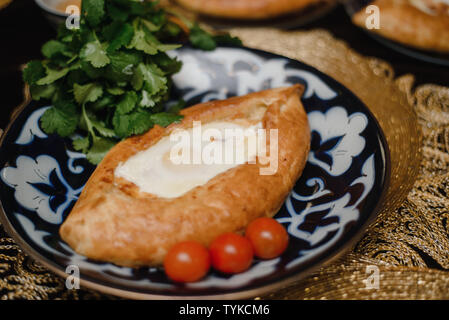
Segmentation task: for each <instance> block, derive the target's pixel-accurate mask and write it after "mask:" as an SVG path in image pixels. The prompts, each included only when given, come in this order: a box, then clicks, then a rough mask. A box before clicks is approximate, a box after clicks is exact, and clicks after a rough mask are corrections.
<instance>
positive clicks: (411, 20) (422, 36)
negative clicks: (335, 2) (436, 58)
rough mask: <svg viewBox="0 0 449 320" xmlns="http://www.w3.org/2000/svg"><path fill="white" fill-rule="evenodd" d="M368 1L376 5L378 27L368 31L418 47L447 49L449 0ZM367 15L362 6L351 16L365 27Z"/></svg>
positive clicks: (448, 38)
mask: <svg viewBox="0 0 449 320" xmlns="http://www.w3.org/2000/svg"><path fill="white" fill-rule="evenodd" d="M371 4H372V5H376V6H378V7H379V10H380V28H379V29H370V31H372V32H375V33H377V34H379V35H381V36H383V37H385V38H388V39H390V40H393V41H396V42H399V43H402V44H404V45H408V46H411V47H415V48H418V49H424V50H432V51H437V52H442V53H449V0H375V1H373V2H372V3H371ZM371 14H372V13H371ZM369 16H370V14H369V13H366V11H365V9H362V10H360V11H359V12H357V13H356V14H354V15H353V17H352V20H353V22H354V23H355V24H356V25H358V26H360V27H362V28H366V21H367V19H368V18H369Z"/></svg>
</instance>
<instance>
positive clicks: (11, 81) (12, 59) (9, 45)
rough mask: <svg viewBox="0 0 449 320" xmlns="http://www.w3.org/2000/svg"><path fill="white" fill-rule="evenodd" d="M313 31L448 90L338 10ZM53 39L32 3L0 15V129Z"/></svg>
mask: <svg viewBox="0 0 449 320" xmlns="http://www.w3.org/2000/svg"><path fill="white" fill-rule="evenodd" d="M315 28H321V29H326V30H328V31H330V32H331V33H332V34H334V35H335V36H336V37H337V38H340V39H343V40H345V41H346V42H347V43H348V44H349V45H350V46H351V47H352V48H354V49H355V50H356V51H358V52H359V53H361V54H363V55H366V56H373V57H378V58H381V59H383V60H386V61H387V62H389V63H390V64H391V65H392V66H393V68H394V70H395V72H396V75H403V74H407V73H412V74H414V75H415V77H416V84H417V85H419V84H423V83H436V84H441V85H445V86H449V68H448V67H442V66H438V65H433V64H429V63H425V62H422V61H419V60H415V59H413V58H409V57H407V56H404V55H401V54H399V53H397V52H394V51H392V50H390V49H389V48H386V47H385V46H383V45H382V44H380V43H378V42H377V41H375V40H373V39H372V38H371V37H369V36H368V35H367V34H366V33H365V32H363V31H362V30H360V29H358V28H356V27H355V26H354V25H352V23H351V21H350V19H349V17H348V15H347V14H346V12H345V10H344V9H343V8H342V7H341V6H340V7H337V8H336V9H335V10H333V11H332V12H331V13H330V14H328V15H326V16H325V17H323V18H321V19H319V20H316V21H314V22H312V23H310V24H308V25H306V26H303V27H301V28H300V29H303V30H309V29H315ZM54 36H55V30H54V29H53V28H52V27H51V26H50V25H49V23H48V22H47V20H46V19H45V18H44V16H43V15H42V12H41V10H40V9H39V7H37V5H36V4H35V2H34V1H32V0H14V1H13V3H12V4H10V5H9V6H8V7H7V8H6V9H3V10H2V11H0V38H1V39H2V46H1V49H0V61H1V62H0V85H1V93H2V98H3V103H2V108H0V128H4V127H5V126H6V125H7V123H8V121H9V115H10V113H11V110H12V109H13V108H14V107H16V106H17V105H19V104H20V102H21V101H22V87H23V81H22V76H21V72H20V70H19V68H20V66H21V65H22V64H24V63H26V62H27V61H29V60H31V59H39V58H41V53H40V48H41V46H42V44H43V43H44V42H46V41H47V40H49V39H51V38H53V37H54Z"/></svg>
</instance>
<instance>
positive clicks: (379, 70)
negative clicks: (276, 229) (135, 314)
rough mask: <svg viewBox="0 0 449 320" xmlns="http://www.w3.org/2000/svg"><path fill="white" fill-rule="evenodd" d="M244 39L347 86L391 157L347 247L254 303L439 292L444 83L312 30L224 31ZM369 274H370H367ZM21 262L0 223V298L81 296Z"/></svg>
mask: <svg viewBox="0 0 449 320" xmlns="http://www.w3.org/2000/svg"><path fill="white" fill-rule="evenodd" d="M231 32H232V34H233V35H236V36H239V37H240V38H241V39H242V40H243V42H244V44H245V45H247V46H249V47H255V48H259V49H262V50H267V51H271V52H274V53H278V54H282V55H285V56H288V57H291V58H294V59H298V60H301V61H303V62H305V63H307V64H310V65H312V66H314V67H316V68H317V69H319V70H321V71H322V72H324V73H326V74H328V75H330V76H331V77H333V78H335V79H336V80H338V81H340V82H341V83H343V84H344V85H345V86H347V87H348V88H349V89H351V90H352V91H353V92H354V93H355V94H356V95H357V96H358V97H359V98H360V99H361V100H362V101H363V102H365V104H366V105H367V106H368V107H369V109H370V110H371V111H372V112H373V114H374V115H375V116H376V118H377V119H378V121H379V123H380V125H381V127H382V129H383V130H384V133H385V136H386V138H387V141H388V144H389V148H390V153H391V178H390V186H389V190H388V194H387V197H386V200H385V203H384V205H383V208H382V211H381V213H380V214H379V216H378V218H377V220H376V221H375V223H374V224H373V225H372V226H371V227H369V228H368V230H367V231H366V232H365V234H364V236H363V238H362V239H361V240H360V241H359V242H358V243H357V244H356V245H355V247H353V248H348V249H349V253H348V254H345V255H344V256H342V257H340V258H339V259H338V260H336V261H334V262H332V263H331V264H328V265H327V266H325V267H322V268H321V269H320V270H317V271H316V272H315V273H314V274H312V275H310V276H308V277H307V278H305V279H303V280H301V281H298V282H297V283H293V284H290V285H289V286H288V287H286V288H284V289H281V290H278V291H276V292H272V293H270V294H268V295H264V296H262V297H257V298H261V299H267V298H268V299H448V298H449V291H448V290H447V288H449V273H448V272H447V270H448V269H449V209H448V208H449V173H448V168H449V88H444V87H439V86H434V85H424V86H420V87H418V88H415V87H414V86H413V76H411V75H407V76H403V77H401V78H398V79H395V76H394V73H393V70H392V68H391V66H389V65H388V64H387V63H385V62H383V61H380V60H377V59H373V58H367V57H363V56H360V55H359V54H357V53H356V52H354V51H353V50H351V49H350V48H349V46H348V45H347V44H345V43H344V42H342V41H339V40H337V39H335V38H333V37H332V36H331V35H330V34H329V33H328V32H326V31H322V30H314V31H307V32H303V31H295V32H283V31H277V30H275V29H232V30H231ZM377 275H378V277H376V276H377ZM107 297H108V296H105V295H102V294H99V293H96V292H93V291H90V290H84V289H81V290H78V291H73V290H70V291H69V290H67V289H65V286H64V280H63V279H60V278H59V277H57V276H55V275H53V274H52V273H50V272H49V271H47V270H45V269H44V268H42V267H40V265H39V264H38V263H35V262H33V261H31V259H30V258H28V257H27V256H26V255H25V254H24V253H23V252H22V251H21V249H20V248H19V247H18V246H17V245H16V244H15V243H14V242H13V240H12V239H11V238H9V237H8V236H7V235H6V234H5V233H4V231H3V230H2V229H0V298H1V299H16V298H27V299H53V298H60V299H86V298H107Z"/></svg>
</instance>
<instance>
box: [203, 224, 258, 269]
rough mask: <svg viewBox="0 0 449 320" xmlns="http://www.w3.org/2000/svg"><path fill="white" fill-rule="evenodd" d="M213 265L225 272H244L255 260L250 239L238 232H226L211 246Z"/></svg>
mask: <svg viewBox="0 0 449 320" xmlns="http://www.w3.org/2000/svg"><path fill="white" fill-rule="evenodd" d="M209 251H210V255H211V258H212V266H213V267H214V268H215V269H216V270H218V271H220V272H223V273H239V272H243V271H245V270H246V269H248V268H249V267H250V266H251V263H252V261H253V255H254V253H253V247H252V245H251V243H250V242H249V240H248V239H246V238H245V237H243V236H241V235H238V234H236V233H225V234H222V235H221V236H219V237H217V238H216V239H215V240H214V241H213V242H212V243H211V245H210V246H209Z"/></svg>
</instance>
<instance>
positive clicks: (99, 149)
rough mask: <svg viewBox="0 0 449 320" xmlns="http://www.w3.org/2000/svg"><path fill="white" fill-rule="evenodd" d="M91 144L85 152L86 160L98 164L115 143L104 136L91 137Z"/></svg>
mask: <svg viewBox="0 0 449 320" xmlns="http://www.w3.org/2000/svg"><path fill="white" fill-rule="evenodd" d="M92 140H93V141H92V146H91V147H90V149H89V151H88V152H87V155H86V156H87V160H89V161H90V162H91V163H93V164H99V163H100V162H101V160H103V158H104V156H105V155H106V154H107V153H108V151H109V150H111V148H112V147H113V146H114V145H115V144H116V141H114V140H111V139H106V138H100V137H93V139H92Z"/></svg>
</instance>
